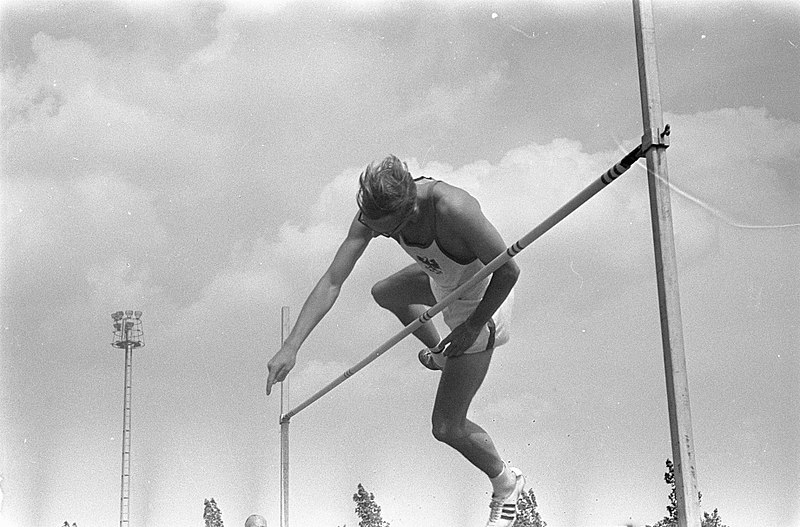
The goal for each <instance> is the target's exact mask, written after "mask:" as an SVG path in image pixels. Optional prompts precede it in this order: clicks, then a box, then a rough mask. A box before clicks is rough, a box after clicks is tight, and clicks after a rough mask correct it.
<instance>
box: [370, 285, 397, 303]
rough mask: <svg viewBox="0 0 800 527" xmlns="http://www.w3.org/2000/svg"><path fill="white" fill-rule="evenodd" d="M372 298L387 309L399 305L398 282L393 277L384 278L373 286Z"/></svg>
mask: <svg viewBox="0 0 800 527" xmlns="http://www.w3.org/2000/svg"><path fill="white" fill-rule="evenodd" d="M371 293H372V298H374V299H375V302H377V303H378V305H379V306H381V307H382V308H385V309H392V308H393V307H396V306H397V289H396V284H395V283H394V282H393V281H392V279H391V278H384V279H383V280H381V281H380V282H378V283H376V284H375V285H373V286H372V291H371Z"/></svg>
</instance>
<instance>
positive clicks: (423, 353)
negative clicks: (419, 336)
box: [417, 346, 442, 371]
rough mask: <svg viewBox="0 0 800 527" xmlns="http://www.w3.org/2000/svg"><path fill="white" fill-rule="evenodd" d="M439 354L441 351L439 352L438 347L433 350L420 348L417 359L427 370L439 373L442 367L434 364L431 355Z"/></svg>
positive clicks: (434, 361)
mask: <svg viewBox="0 0 800 527" xmlns="http://www.w3.org/2000/svg"><path fill="white" fill-rule="evenodd" d="M441 352H442V350H440V349H439V347H438V346H436V347H434V348H422V349H421V350H419V353H418V354H417V357H418V358H419V361H420V362H421V363H422V365H423V366H425V367H426V368H428V369H429V370H433V371H440V370H441V369H442V367H441V366H439V365H438V364H436V360H434V358H433V354H434V353H436V354H438V353H441Z"/></svg>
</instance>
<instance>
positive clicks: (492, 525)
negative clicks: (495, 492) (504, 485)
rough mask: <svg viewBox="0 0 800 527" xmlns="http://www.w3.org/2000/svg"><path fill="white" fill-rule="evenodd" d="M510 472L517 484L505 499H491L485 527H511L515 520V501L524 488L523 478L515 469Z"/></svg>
mask: <svg viewBox="0 0 800 527" xmlns="http://www.w3.org/2000/svg"><path fill="white" fill-rule="evenodd" d="M511 470H513V472H514V474H515V475H516V476H517V484H516V485H515V486H514V490H513V491H511V494H509V495H508V496H506V497H505V498H495V497H492V502H491V503H490V504H489V509H490V512H489V522H488V523H487V524H486V527H511V526H512V525H514V521H515V520H516V519H517V500H518V499H519V496H520V494H522V487H524V486H525V476H523V475H522V474H520V473H519V471H518V470H517V469H511Z"/></svg>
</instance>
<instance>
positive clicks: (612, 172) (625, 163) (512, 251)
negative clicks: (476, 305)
mask: <svg viewBox="0 0 800 527" xmlns="http://www.w3.org/2000/svg"><path fill="white" fill-rule="evenodd" d="M667 133H668V132H667ZM646 150H647V148H643V147H642V145H641V144H640V145H639V146H637V147H636V148H634V149H633V150H631V151H630V152H629V153H628V154H627V155H626V156H625V157H623V158H622V159H621V160H620V161H619V162H618V163H617V164H615V165H614V166H613V167H611V168H610V169H608V170H607V171H606V172H605V173H603V175H602V176H600V177H599V178H597V179H596V180H595V181H594V182H593V183H591V184H590V185H589V186H588V187H586V188H585V189H583V190H582V191H581V192H580V193H578V195H576V196H575V197H574V198H572V199H571V200H569V201H568V202H567V203H566V204H564V205H563V206H562V207H561V208H560V209H558V210H557V211H555V212H554V213H553V214H551V215H550V216H549V217H548V218H546V219H545V220H544V221H543V222H542V223H540V224H539V225H537V226H536V227H535V228H534V229H533V230H532V231H530V232H529V233H528V234H526V235H525V236H523V237H522V238H520V239H519V240H518V241H517V242H516V243H514V244H513V245H511V246H510V247H508V248H507V249H506V250H505V251H504V252H503V253H501V254H499V255H498V256H497V257H496V258H495V259H494V260H492V261H491V262H489V263H488V264H486V266H485V267H483V268H482V269H480V270H479V271H478V272H477V273H475V274H474V275H473V276H472V278H470V279H469V280H467V281H466V282H464V283H463V284H462V285H461V286H459V287H458V288H457V289H456V290H454V291H453V292H452V293H450V294H449V295H447V296H446V297H444V298H443V299H442V300H440V301H439V303H437V304H436V305H434V306H433V307H431V308H430V309H428V310H427V311H425V313H423V314H422V315H420V316H419V317H418V318H417V319H416V320H414V321H413V322H411V323H410V324H408V325H407V326H406V327H405V328H403V329H402V330H401V331H400V332H398V333H397V334H396V335H395V336H393V337H392V338H390V339H389V340H387V341H386V342H384V343H383V344H382V345H380V346H378V347H377V348H376V349H375V350H374V351H373V352H372V353H370V354H369V355H367V356H366V357H365V358H364V359H362V360H361V361H360V362H358V363H357V364H355V365H354V366H352V367H351V368H350V369H348V370H347V371H345V372H344V373H343V374H341V375H340V376H339V377H337V378H335V379H334V380H332V381H331V382H330V383H328V384H327V385H326V386H325V387H324V388H322V389H321V390H319V391H318V392H317V393H315V394H314V395H312V396H311V397H309V398H308V399H306V400H305V401H303V402H302V403H300V404H298V405H297V406H296V407H295V408H293V409H292V410H290V411H289V412H287V413H285V414H284V415H282V416H281V419H280V423H281V425H284V424H286V425H288V423H289V420H290V419H291V418H292V417H294V416H295V415H297V414H298V413H300V412H301V411H302V410H305V409H306V408H308V407H309V406H310V405H311V404H312V403H314V402H315V401H317V400H319V399H320V398H322V396H324V395H325V394H327V393H328V392H330V391H331V390H333V389H334V388H336V387H337V386H339V385H340V384H342V383H343V382H344V381H345V380H347V379H348V378H350V377H352V376H353V375H354V374H356V373H357V372H358V371H360V370H361V369H362V368H364V367H365V366H366V365H367V364H369V363H371V362H372V361H374V360H375V359H377V358H378V357H380V356H381V355H383V354H384V353H385V352H386V351H388V350H389V349H390V348H392V347H393V346H394V345H395V344H397V343H398V342H400V341H401V340H403V339H404V338H406V337H407V336H408V335H410V334H411V333H413V332H414V331H416V330H417V329H418V328H419V327H420V326H422V325H423V324H425V323H426V322H428V321H429V320H431V319H432V318H433V317H434V316H436V315H437V314H439V313H440V312H441V311H443V310H444V308H446V307H447V306H448V305H450V303H452V302H453V301H454V300H455V299H457V298H458V297H459V296H460V295H461V293H463V292H464V291H466V290H468V289H469V288H471V287H473V286H475V285H476V284H477V283H478V282H480V281H481V280H483V279H484V278H486V277H487V276H489V275H490V274H492V273H493V272H495V271H496V270H497V269H499V268H500V267H502V266H503V265H505V263H506V262H508V261H509V260H510V259H512V258H514V257H515V256H516V255H517V254H519V252H520V251H522V250H523V249H524V248H525V247H527V246H528V245H530V244H531V243H532V242H533V241H534V240H536V239H537V238H539V237H540V236H542V235H543V234H544V233H546V232H547V231H549V230H550V229H551V228H553V227H554V226H555V225H556V224H557V223H559V222H560V221H561V220H563V219H564V218H566V217H567V216H569V215H570V214H571V213H573V212H574V211H575V210H576V209H577V208H578V207H580V206H581V205H583V204H584V203H586V202H587V201H588V200H589V199H590V198H592V197H593V196H594V195H595V194H597V193H598V192H600V191H601V190H603V189H604V188H606V187H607V186H608V185H609V184H610V183H611V182H612V181H614V180H615V179H616V178H618V177H619V176H621V175H622V174H623V173H625V172H626V171H627V170H628V169H629V168H630V167H632V166H633V164H634V163H635V162H636V160H637V159H639V158H640V157H644V155H645V153H646Z"/></svg>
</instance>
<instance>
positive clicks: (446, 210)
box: [432, 181, 480, 215]
mask: <svg viewBox="0 0 800 527" xmlns="http://www.w3.org/2000/svg"><path fill="white" fill-rule="evenodd" d="M432 194H433V200H434V203H435V204H436V212H437V213H438V214H444V215H451V214H452V215H462V214H470V213H476V212H479V211H480V204H479V203H478V200H477V199H475V198H474V197H473V196H472V195H471V194H470V193H469V192H467V191H466V190H464V189H463V188H461V187H457V186H455V185H451V184H449V183H446V182H444V181H439V182H437V183H436V185H435V186H434V187H433V188H432Z"/></svg>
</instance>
